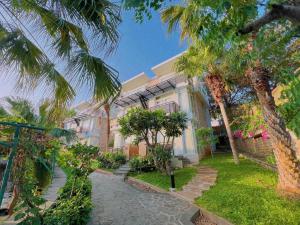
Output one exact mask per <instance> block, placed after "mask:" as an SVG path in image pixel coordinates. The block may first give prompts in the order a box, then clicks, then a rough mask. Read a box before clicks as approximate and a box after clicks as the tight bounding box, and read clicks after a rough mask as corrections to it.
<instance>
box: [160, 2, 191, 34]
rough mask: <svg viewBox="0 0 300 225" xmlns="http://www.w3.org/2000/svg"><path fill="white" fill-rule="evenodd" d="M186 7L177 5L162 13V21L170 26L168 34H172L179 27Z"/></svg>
mask: <svg viewBox="0 0 300 225" xmlns="http://www.w3.org/2000/svg"><path fill="white" fill-rule="evenodd" d="M184 10H185V7H183V6H179V5H175V6H170V7H169V8H167V9H165V10H163V11H162V13H161V20H162V21H163V22H164V23H167V24H168V32H170V33H171V32H172V31H174V30H175V29H177V28H178V26H179V21H180V19H181V18H182V15H183V13H184Z"/></svg>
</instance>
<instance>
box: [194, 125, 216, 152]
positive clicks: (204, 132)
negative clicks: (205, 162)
mask: <svg viewBox="0 0 300 225" xmlns="http://www.w3.org/2000/svg"><path fill="white" fill-rule="evenodd" d="M196 136H197V138H198V144H199V146H200V147H201V148H202V149H203V148H211V147H212V145H215V144H216V143H218V138H217V137H216V136H215V135H214V133H213V129H212V128H211V127H202V128H199V129H197V130H196Z"/></svg>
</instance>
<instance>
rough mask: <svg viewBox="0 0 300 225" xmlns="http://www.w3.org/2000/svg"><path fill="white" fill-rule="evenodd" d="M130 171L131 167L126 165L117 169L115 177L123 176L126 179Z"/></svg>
mask: <svg viewBox="0 0 300 225" xmlns="http://www.w3.org/2000/svg"><path fill="white" fill-rule="evenodd" d="M129 171H130V166H129V164H128V163H126V164H125V165H122V166H120V167H119V168H118V169H116V170H115V171H114V174H115V175H119V176H122V177H123V178H126V177H127V175H128V173H129Z"/></svg>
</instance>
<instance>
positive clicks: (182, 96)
mask: <svg viewBox="0 0 300 225" xmlns="http://www.w3.org/2000/svg"><path fill="white" fill-rule="evenodd" d="M178 57H179V55H177V56H175V57H173V58H171V59H168V60H166V61H164V62H162V63H161V64H159V65H156V66H154V67H153V68H152V71H153V72H154V74H155V77H154V78H150V77H148V76H147V74H145V73H140V74H138V75H137V76H135V77H133V78H131V79H129V80H127V81H125V82H124V83H123V84H122V92H121V95H120V97H119V98H118V99H117V100H116V101H115V106H116V107H114V110H115V112H116V113H115V115H116V116H115V118H112V120H111V132H112V135H113V137H114V138H113V140H114V149H124V150H125V152H126V151H127V152H126V153H127V154H128V151H129V150H128V149H129V148H134V151H135V152H137V154H139V155H144V154H145V144H144V143H141V144H140V145H139V146H133V145H132V141H133V140H132V138H127V139H125V138H123V137H122V135H121V134H120V132H119V126H118V118H120V117H122V116H123V115H125V114H126V112H127V111H128V109H130V108H132V107H144V108H148V109H149V110H153V109H157V108H162V109H164V110H165V111H166V112H167V113H170V112H175V111H178V110H180V111H183V112H185V113H186V114H187V116H188V124H187V125H188V128H187V129H186V130H185V131H184V132H183V135H182V136H181V137H178V138H176V139H175V142H174V153H175V155H177V156H183V157H185V158H187V159H189V160H190V162H194V163H196V162H198V160H199V158H201V157H202V156H203V154H204V150H203V149H200V148H199V146H198V144H197V138H196V132H195V131H196V129H197V128H200V127H210V126H211V121H210V115H209V105H208V99H207V95H206V91H205V88H204V86H203V82H201V81H200V79H199V78H197V77H194V78H192V79H187V77H186V76H184V75H183V74H179V73H178V72H176V68H175V67H176V65H175V63H176V60H177V58H178Z"/></svg>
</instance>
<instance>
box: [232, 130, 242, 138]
mask: <svg viewBox="0 0 300 225" xmlns="http://www.w3.org/2000/svg"><path fill="white" fill-rule="evenodd" d="M233 137H235V138H243V132H242V131H241V130H236V131H234V132H233Z"/></svg>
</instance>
